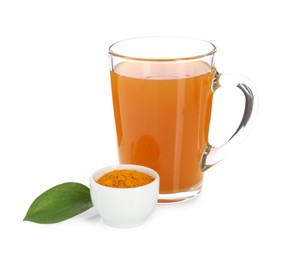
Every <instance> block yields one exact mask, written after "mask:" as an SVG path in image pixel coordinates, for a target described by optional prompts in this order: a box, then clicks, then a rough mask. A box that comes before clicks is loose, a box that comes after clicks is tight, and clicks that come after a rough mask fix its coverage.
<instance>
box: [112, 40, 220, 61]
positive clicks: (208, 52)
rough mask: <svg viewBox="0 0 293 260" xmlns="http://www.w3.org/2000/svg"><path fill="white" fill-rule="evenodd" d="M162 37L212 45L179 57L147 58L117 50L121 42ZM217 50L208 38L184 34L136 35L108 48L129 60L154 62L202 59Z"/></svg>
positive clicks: (114, 54) (114, 53)
mask: <svg viewBox="0 0 293 260" xmlns="http://www.w3.org/2000/svg"><path fill="white" fill-rule="evenodd" d="M160 39H164V40H166V39H168V40H182V41H183V40H185V41H193V42H198V43H201V44H205V45H206V46H209V47H210V50H207V51H204V52H203V53H201V54H196V55H185V56H182V57H180V56H178V57H173V58H172V57H171V58H147V57H138V55H127V54H123V53H122V52H118V51H117V50H115V48H116V46H118V45H121V44H127V43H128V42H134V41H143V40H160ZM216 51H217V48H216V46H215V45H214V44H213V43H211V42H209V41H206V40H201V39H198V38H193V37H182V36H145V37H135V38H128V39H124V40H120V41H116V42H115V43H113V44H111V45H110V46H109V48H108V54H109V55H110V56H116V57H119V58H123V59H127V60H133V61H147V62H150V61H154V62H170V61H178V60H187V61H188V60H196V59H201V58H204V57H207V56H210V55H213V54H215V53H216Z"/></svg>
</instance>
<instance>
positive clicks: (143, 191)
mask: <svg viewBox="0 0 293 260" xmlns="http://www.w3.org/2000/svg"><path fill="white" fill-rule="evenodd" d="M123 169H126V170H127V169H128V170H137V171H140V172H143V173H145V174H148V175H150V176H152V177H154V178H155V179H154V180H153V181H152V182H150V183H148V184H146V185H143V186H139V187H135V188H111V187H106V186H103V185H100V184H98V183H96V180H97V179H99V178H100V177H101V176H103V175H105V174H107V173H109V172H111V171H113V170H123ZM159 181H160V178H159V175H158V173H157V172H156V171H154V170H152V169H150V168H147V167H144V166H139V165H131V164H120V165H114V166H109V167H105V168H102V169H100V170H98V171H96V172H94V173H93V174H92V176H91V177H90V194H91V199H92V203H93V205H94V207H95V209H96V210H97V212H98V213H99V215H100V216H101V217H102V219H103V221H104V222H105V223H106V224H108V225H110V226H114V227H133V226H137V225H140V224H143V223H144V222H145V221H146V219H147V218H148V217H149V216H150V214H151V213H152V211H153V210H154V209H155V207H156V205H157V200H158V194H159Z"/></svg>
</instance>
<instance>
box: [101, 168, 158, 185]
mask: <svg viewBox="0 0 293 260" xmlns="http://www.w3.org/2000/svg"><path fill="white" fill-rule="evenodd" d="M153 180H154V178H153V177H151V176H149V175H147V174H145V173H142V172H139V171H135V170H115V171H112V172H109V173H107V174H105V175H103V176H102V177H101V178H99V179H98V180H96V182H97V183H99V184H101V185H104V186H108V187H112V188H134V187H139V186H143V185H146V184H148V183H150V182H152V181H153Z"/></svg>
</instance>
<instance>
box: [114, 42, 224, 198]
mask: <svg viewBox="0 0 293 260" xmlns="http://www.w3.org/2000/svg"><path fill="white" fill-rule="evenodd" d="M215 52H216V48H215V46H214V45H213V44H211V43H209V42H205V41H201V40H197V39H192V38H180V37H179V38H177V37H146V38H135V39H129V40H125V41H121V42H117V43H115V44H113V45H111V46H110V48H109V56H110V74H111V86H112V98H113V107H114V114H115V123H116V133H117V140H118V152H119V159H120V163H123V164H138V165H144V166H147V167H150V168H152V169H154V170H155V171H157V172H158V173H159V175H160V194H159V202H176V201H182V200H186V199H190V198H192V197H194V196H195V195H197V194H198V193H199V192H200V191H201V186H202V180H203V172H204V170H206V169H207V168H208V167H209V166H211V165H207V163H206V158H207V155H208V154H209V152H210V151H211V150H212V149H213V147H212V146H210V145H209V143H208V133H209V125H210V118H211V110H212V99H213V93H214V92H215V90H216V89H217V88H218V87H219V85H217V80H218V75H219V74H218V73H217V72H216V69H215V67H214V62H213V60H214V55H215ZM216 161H218V158H217V159H216Z"/></svg>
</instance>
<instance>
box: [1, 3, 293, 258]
mask: <svg viewBox="0 0 293 260" xmlns="http://www.w3.org/2000/svg"><path fill="white" fill-rule="evenodd" d="M291 11H292V5H291V3H290V1H285V0H279V1H256V0H246V1H235V0H231V1H228V0H222V1H216V0H210V1H195V0H190V1H188V0H180V1H172V0H166V1H160V0H148V1H138V0H133V1H131V0H123V1H114V0H112V1H101V0H100V1H87V0H84V1H74V0H71V1H65V0H57V1H55V0H50V1H41V0H36V1H32V0H26V1H22V0H21V1H15V0H1V2H0V176H1V180H0V202H1V204H0V206H1V213H0V239H1V241H2V242H1V250H0V259H226V260H228V259H293V247H292V246H293V213H292V208H293V177H292V175H293V171H292V166H291V162H292V151H291V149H292V145H293V143H292V132H293V128H292V124H291V121H292V115H291V114H292V109H293V107H292V98H291V95H292V91H291V88H292V62H291V61H292V57H293V54H292V45H293V38H292V27H291V26H292V24H293V18H292V12H291ZM148 35H178V36H191V37H196V38H201V39H206V40H209V41H211V42H213V43H214V44H215V45H216V46H217V49H218V52H217V54H216V65H217V68H218V70H219V71H220V72H222V73H225V72H229V73H230V72H232V73H236V72H239V73H241V74H243V75H246V76H247V77H248V78H250V79H251V80H252V81H253V82H254V83H255V85H256V87H257V89H258V93H259V97H260V106H259V112H258V117H257V121H256V123H255V125H254V128H253V129H252V131H251V132H250V135H249V136H248V138H247V139H246V141H245V143H244V144H243V145H242V146H241V147H240V148H239V149H238V150H237V151H235V153H233V155H231V156H230V157H229V158H227V159H226V160H224V161H223V162H221V163H219V164H218V165H216V166H215V167H213V168H211V169H210V170H209V171H207V172H206V173H205V181H204V188H203V191H202V193H201V194H200V196H199V197H198V198H196V199H194V200H191V201H189V202H186V203H181V204H176V205H158V207H157V209H156V211H155V212H154V213H153V214H152V215H151V217H150V218H149V219H148V221H147V222H146V223H145V224H144V225H142V226H139V227H136V228H132V229H116V228H112V227H109V226H106V225H105V224H104V223H103V222H102V220H101V219H100V217H99V216H98V215H95V212H94V211H93V210H89V212H86V213H84V214H81V215H80V216H77V217H75V218H73V219H71V220H68V221H65V222H62V223H59V224H52V225H39V224H34V223H30V222H23V221H22V219H23V217H24V215H25V213H26V211H27V209H28V207H29V205H30V204H31V202H32V201H33V200H34V199H35V198H36V197H37V196H38V195H39V194H41V193H42V192H43V191H45V190H47V189H49V188H51V187H52V186H54V185H57V184H60V183H63V182H67V181H76V182H81V183H83V184H85V185H88V179H89V175H90V174H91V173H92V172H93V171H95V170H96V169H98V168H101V167H104V166H107V165H110V164H115V163H117V162H118V157H117V149H116V136H115V127H114V119H113V111H112V100H111V92H110V80H109V72H108V59H107V48H108V46H109V45H110V44H111V43H113V42H115V41H118V40H121V39H125V38H129V37H136V36H148ZM223 95H224V94H223ZM218 96H220V95H218ZM224 99H225V102H220V103H221V105H222V108H220V107H219V108H217V109H216V110H217V111H222V112H219V113H217V118H218V116H222V117H221V118H220V119H218V120H216V119H215V121H214V122H215V123H213V124H214V127H213V131H212V133H211V139H213V140H215V142H216V140H218V141H219V140H221V141H219V142H224V141H225V138H226V137H228V136H229V135H231V133H233V129H235V128H236V126H237V122H236V123H235V120H234V119H233V118H234V117H238V116H235V114H234V113H233V111H238V110H239V109H238V108H236V107H237V105H238V104H240V103H241V102H238V101H237V102H233V100H234V98H232V100H230V101H229V99H230V98H224ZM229 102H230V103H229ZM234 106H235V108H234ZM217 107H218V106H217ZM221 109H222V110H221ZM232 121H233V122H234V123H235V124H236V125H234V124H230V123H229V122H232ZM236 121H237V120H236ZM217 122H218V123H217ZM221 138H222V139H221Z"/></svg>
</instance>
